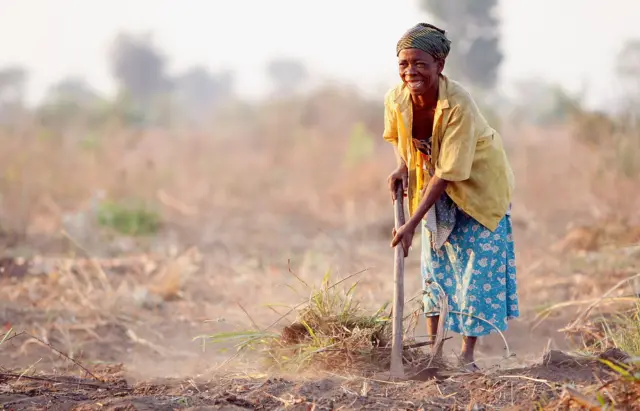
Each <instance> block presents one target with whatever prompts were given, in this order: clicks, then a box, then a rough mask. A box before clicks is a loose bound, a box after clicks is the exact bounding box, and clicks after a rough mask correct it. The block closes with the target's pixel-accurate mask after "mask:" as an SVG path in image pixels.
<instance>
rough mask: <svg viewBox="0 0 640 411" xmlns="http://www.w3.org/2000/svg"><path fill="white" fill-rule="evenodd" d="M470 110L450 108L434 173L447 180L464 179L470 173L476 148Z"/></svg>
mask: <svg viewBox="0 0 640 411" xmlns="http://www.w3.org/2000/svg"><path fill="white" fill-rule="evenodd" d="M475 123H476V122H475V117H474V114H473V112H472V111H471V110H469V109H468V108H467V109H465V108H463V107H461V106H455V107H453V108H452V111H451V115H450V118H449V122H448V124H447V125H446V128H445V130H444V134H443V137H442V143H441V144H440V151H439V155H438V160H437V162H436V167H435V175H436V176H438V177H440V178H441V179H443V180H447V181H464V180H466V179H468V178H469V176H470V175H471V166H472V165H473V158H474V155H475V150H476V143H477V132H476V126H475Z"/></svg>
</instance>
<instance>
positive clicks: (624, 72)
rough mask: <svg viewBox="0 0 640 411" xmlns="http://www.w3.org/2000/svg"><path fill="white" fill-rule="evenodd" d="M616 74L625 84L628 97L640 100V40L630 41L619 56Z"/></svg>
mask: <svg viewBox="0 0 640 411" xmlns="http://www.w3.org/2000/svg"><path fill="white" fill-rule="evenodd" d="M616 72H617V73H618V75H619V76H620V78H621V80H622V81H623V83H624V87H625V90H626V92H627V94H628V97H631V98H633V99H635V100H636V102H637V101H638V99H640V40H638V39H633V40H628V41H627V42H626V43H625V44H624V46H623V47H622V50H621V51H620V53H619V54H618V57H617V60H616Z"/></svg>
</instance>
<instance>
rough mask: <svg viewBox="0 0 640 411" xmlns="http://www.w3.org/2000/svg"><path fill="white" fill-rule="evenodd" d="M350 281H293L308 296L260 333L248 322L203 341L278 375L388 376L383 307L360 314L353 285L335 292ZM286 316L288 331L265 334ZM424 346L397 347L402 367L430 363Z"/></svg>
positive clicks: (409, 341)
mask: <svg viewBox="0 0 640 411" xmlns="http://www.w3.org/2000/svg"><path fill="white" fill-rule="evenodd" d="M358 274H359V273H358ZM353 276H355V274H354V275H351V276H348V277H347V278H345V279H342V280H340V281H337V282H335V283H333V284H332V283H330V279H331V276H330V273H329V272H327V273H326V274H325V276H324V278H323V281H322V283H321V285H320V287H319V288H317V289H315V288H312V287H311V286H309V285H308V284H307V283H306V282H305V281H303V280H301V279H299V277H297V276H296V278H298V279H299V282H300V283H301V284H302V286H303V287H304V289H305V290H308V291H309V292H310V295H309V298H308V300H306V301H305V302H304V303H301V304H298V305H297V306H295V307H293V308H289V309H288V310H287V312H286V313H285V314H284V315H281V316H280V317H279V319H278V320H276V321H275V322H274V323H273V324H271V325H270V326H269V327H267V328H265V329H258V327H257V325H256V324H255V322H253V319H252V318H251V317H250V316H249V319H250V320H251V322H252V323H253V324H254V329H252V330H242V331H236V332H226V333H218V334H214V335H211V336H209V337H208V338H207V340H208V342H209V343H212V344H216V343H228V342H229V341H235V346H236V348H237V349H238V352H240V353H242V352H243V351H245V350H246V351H251V352H254V353H257V354H258V355H259V356H260V358H262V359H263V360H265V361H266V365H267V367H269V368H271V369H272V370H273V369H274V368H275V371H278V372H282V371H284V372H301V371H308V370H325V371H331V372H339V373H350V374H357V375H364V376H371V375H373V374H375V373H379V372H384V371H388V369H389V366H390V359H391V316H390V313H387V312H386V310H387V307H388V303H385V304H384V305H382V306H381V307H380V308H379V309H378V310H377V311H375V312H373V313H372V312H370V311H368V310H366V309H364V308H363V307H362V306H361V303H360V302H359V301H358V300H357V299H356V290H357V285H358V283H357V282H355V283H353V284H352V285H350V286H349V287H348V288H344V287H339V286H340V285H343V284H344V283H345V282H346V281H347V280H348V279H350V278H351V277H353ZM241 308H242V307H241ZM271 308H272V309H274V308H273V307H271ZM415 314H416V313H413V314H410V315H408V316H407V317H405V335H406V334H410V333H411V332H412V331H411V329H412V327H415V322H414V323H413V324H412V321H414V320H415V318H416V317H417V316H416V315H415ZM247 315H248V314H247ZM290 315H293V317H294V318H295V319H294V320H293V321H292V322H291V323H290V324H289V325H286V326H284V327H283V328H282V329H281V331H279V332H275V331H271V330H272V329H273V328H274V327H275V326H276V325H277V324H278V323H280V322H281V320H285V319H286V318H287V317H289V316H290ZM426 345H427V343H420V342H417V341H416V340H415V339H414V338H406V339H405V341H404V347H403V348H404V352H403V357H404V361H405V365H406V366H409V367H411V366H413V367H417V366H419V365H420V364H426V363H430V359H431V357H430V355H429V354H426V353H425V352H423V350H422V349H421V347H423V346H426ZM433 366H434V367H437V366H444V363H443V362H442V360H438V361H436V362H434V364H433Z"/></svg>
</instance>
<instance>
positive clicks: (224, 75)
mask: <svg viewBox="0 0 640 411" xmlns="http://www.w3.org/2000/svg"><path fill="white" fill-rule="evenodd" d="M233 80H234V79H233V73H231V72H228V71H224V72H221V73H218V74H212V73H211V72H209V70H208V69H206V68H205V67H200V66H197V67H192V68H190V69H189V70H187V71H186V72H184V73H183V74H181V75H179V76H178V77H176V78H175V79H174V81H173V93H174V96H175V98H176V101H177V103H178V105H179V108H180V111H181V112H182V113H183V114H184V115H186V116H187V118H188V120H189V121H192V122H193V121H196V122H201V121H205V120H206V119H207V117H208V116H209V114H210V113H211V110H212V109H213V108H214V107H215V106H216V105H218V104H219V103H221V102H222V101H223V100H225V99H229V98H231V97H232V96H233V89H234V83H233Z"/></svg>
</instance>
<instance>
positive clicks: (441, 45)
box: [396, 23, 451, 60]
mask: <svg viewBox="0 0 640 411" xmlns="http://www.w3.org/2000/svg"><path fill="white" fill-rule="evenodd" d="M450 45H451V41H449V39H448V38H447V36H446V35H445V31H444V30H442V29H439V28H437V27H436V26H433V25H431V24H428V23H418V24H416V25H415V26H413V27H411V28H410V29H409V30H407V31H406V32H405V33H404V34H403V35H402V37H401V38H400V40H399V41H398V45H397V46H396V55H398V54H400V51H402V50H404V49H420V50H422V51H424V52H427V53H429V54H431V56H433V58H435V59H437V60H444V59H446V58H447V56H448V55H449V50H450V49H451V47H450Z"/></svg>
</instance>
